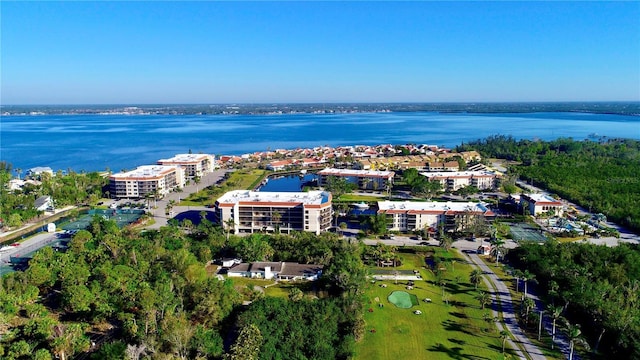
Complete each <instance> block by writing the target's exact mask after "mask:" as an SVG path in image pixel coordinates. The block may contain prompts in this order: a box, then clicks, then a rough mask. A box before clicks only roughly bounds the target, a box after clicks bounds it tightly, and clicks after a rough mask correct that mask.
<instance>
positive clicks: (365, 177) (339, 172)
mask: <svg viewBox="0 0 640 360" xmlns="http://www.w3.org/2000/svg"><path fill="white" fill-rule="evenodd" d="M394 175H395V173H394V172H393V171H375V170H353V169H332V168H327V169H324V170H321V171H319V172H318V186H325V185H326V184H327V181H328V180H329V178H331V177H332V176H335V177H341V178H345V179H347V181H349V182H352V183H354V184H357V185H358V188H359V189H364V190H385V189H386V187H387V183H393V177H394Z"/></svg>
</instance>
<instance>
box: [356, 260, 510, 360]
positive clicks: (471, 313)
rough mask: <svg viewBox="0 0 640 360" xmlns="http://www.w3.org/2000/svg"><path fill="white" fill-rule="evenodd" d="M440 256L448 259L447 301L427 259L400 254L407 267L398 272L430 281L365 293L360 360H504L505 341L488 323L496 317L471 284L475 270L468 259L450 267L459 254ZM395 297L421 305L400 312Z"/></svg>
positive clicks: (373, 287)
mask: <svg viewBox="0 0 640 360" xmlns="http://www.w3.org/2000/svg"><path fill="white" fill-rule="evenodd" d="M407 250H409V249H407ZM434 251H435V255H434V256H435V257H441V258H443V259H445V260H444V261H442V262H439V263H438V265H437V267H438V268H439V269H443V270H441V278H442V279H444V283H445V285H444V293H445V297H444V298H443V296H442V294H443V288H442V287H441V286H440V285H439V283H440V282H439V281H437V277H436V275H435V274H434V273H433V272H432V270H431V269H430V267H429V266H427V265H426V262H425V260H424V259H425V255H424V254H415V253H410V252H400V254H399V255H400V257H401V259H402V264H403V265H402V266H401V267H399V268H398V269H399V270H414V269H417V270H419V272H420V274H421V276H422V278H423V279H424V280H419V281H414V284H413V286H412V287H411V288H408V287H409V286H410V285H409V284H408V281H407V280H404V281H403V280H398V281H395V280H385V281H375V282H374V283H369V285H368V287H367V289H366V290H365V294H366V297H367V303H366V304H365V305H366V309H365V314H364V320H365V323H366V325H365V326H366V329H365V330H366V331H365V335H364V339H363V340H361V341H360V342H358V343H357V345H356V356H355V358H356V359H362V360H364V359H366V360H370V359H371V360H375V359H380V360H382V359H394V358H407V359H436V360H437V359H452V358H453V359H492V360H493V359H502V358H503V356H502V340H501V339H500V335H499V333H498V331H497V330H496V327H495V325H494V323H493V320H490V321H487V320H489V319H488V318H487V317H486V316H484V317H483V314H484V313H488V314H490V311H489V310H481V308H480V305H479V302H478V300H476V299H475V296H476V294H477V291H476V290H475V288H474V286H473V285H472V284H470V282H469V274H470V272H471V270H472V267H471V266H470V265H468V264H466V263H465V262H464V261H463V260H462V259H456V260H454V261H453V262H452V261H450V260H449V261H447V260H446V259H447V258H448V259H454V252H455V250H450V252H449V253H446V252H444V251H443V250H441V249H435V248H434ZM371 269H372V270H373V269H375V268H371ZM394 291H403V292H406V293H409V294H411V295H414V296H415V297H416V298H417V299H418V300H419V301H418V305H415V306H413V307H411V308H407V309H403V308H400V307H396V306H394V305H393V304H392V303H390V302H389V301H388V300H387V298H388V296H389V295H390V294H391V293H393V292H394ZM427 300H429V301H427ZM444 300H448V303H449V304H447V303H446V301H444ZM417 310H419V312H418V314H420V313H421V314H420V315H417V314H416V311H417ZM492 317H493V316H492V315H491V318H492ZM485 319H487V320H485Z"/></svg>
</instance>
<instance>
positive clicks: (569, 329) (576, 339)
mask: <svg viewBox="0 0 640 360" xmlns="http://www.w3.org/2000/svg"><path fill="white" fill-rule="evenodd" d="M565 332H566V334H567V337H568V338H569V360H573V351H574V350H575V344H576V343H579V344H581V345H582V346H584V348H585V349H587V350H588V349H589V344H588V343H587V341H586V340H585V339H584V337H582V330H580V326H579V325H573V324H571V323H569V322H567V323H566V324H565Z"/></svg>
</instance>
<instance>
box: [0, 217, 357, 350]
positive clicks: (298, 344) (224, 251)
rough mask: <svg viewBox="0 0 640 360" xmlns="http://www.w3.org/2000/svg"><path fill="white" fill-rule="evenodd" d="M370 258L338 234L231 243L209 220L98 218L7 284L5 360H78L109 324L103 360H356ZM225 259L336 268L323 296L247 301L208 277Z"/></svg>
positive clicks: (3, 285) (1, 320) (323, 283)
mask: <svg viewBox="0 0 640 360" xmlns="http://www.w3.org/2000/svg"><path fill="white" fill-rule="evenodd" d="M182 225H184V224H182ZM187 225H188V224H187ZM360 253H361V248H360V245H351V244H349V243H346V242H344V241H343V240H341V239H338V238H337V236H336V235H334V234H323V235H321V236H315V235H313V234H308V233H297V234H294V235H292V236H288V235H273V236H267V235H263V234H257V235H253V236H248V237H244V238H240V237H235V236H230V237H229V240H228V241H227V234H225V233H224V231H223V230H222V229H221V228H220V227H219V226H217V225H214V224H211V223H209V222H208V221H207V220H206V219H204V218H203V219H202V222H201V223H200V224H199V225H198V226H192V225H190V226H189V227H185V226H181V224H175V223H174V224H173V225H171V226H167V227H164V228H161V229H160V230H158V231H146V232H144V233H141V234H140V233H138V232H136V231H132V230H130V229H119V228H118V227H117V226H116V225H115V223H114V222H113V221H108V220H104V219H102V218H100V217H96V218H95V219H94V220H93V222H92V223H91V226H90V228H89V229H88V230H82V231H79V232H78V233H76V235H75V236H74V237H73V239H72V240H71V245H70V248H69V249H68V251H67V252H65V253H62V252H55V251H53V250H52V249H51V248H43V249H42V250H41V251H39V252H38V253H37V254H36V255H35V256H34V258H33V259H32V260H31V262H30V266H29V268H28V269H27V270H26V271H25V272H15V273H12V274H9V275H7V276H5V277H4V278H3V279H2V280H1V281H0V324H1V325H0V334H2V339H1V340H0V357H2V358H3V359H31V358H34V359H51V358H53V356H58V357H59V358H61V359H65V358H71V357H72V356H73V355H74V354H78V353H82V352H84V351H87V350H90V349H92V346H93V345H92V344H91V340H90V335H91V334H92V333H94V335H95V333H97V332H98V330H97V329H107V330H104V331H102V332H101V334H102V338H103V339H104V338H106V339H107V341H105V342H104V344H98V346H97V347H99V348H98V349H92V350H96V351H95V352H94V353H93V355H92V358H95V359H122V358H125V354H126V356H128V357H129V358H134V359H139V358H145V357H146V356H148V357H149V358H153V359H169V358H176V357H177V358H181V359H219V358H222V357H225V358H228V359H240V358H241V359H252V358H254V359H272V358H282V357H281V356H280V355H278V354H283V353H286V354H291V355H292V356H291V357H286V358H300V357H301V356H302V354H306V355H305V356H308V357H314V358H318V359H340V358H346V357H347V356H348V355H349V354H350V353H351V352H352V351H353V344H354V339H355V334H356V331H358V330H357V328H358V326H357V324H358V323H359V322H360V321H361V320H358V319H361V317H362V311H361V310H362V309H361V305H360V302H361V301H360V293H359V291H358V289H359V288H360V286H361V284H362V283H363V282H364V281H365V277H364V265H363V264H362V261H361V260H360V255H359V254H360ZM223 255H229V256H242V257H245V260H246V261H252V260H272V259H273V260H281V261H300V262H303V263H311V262H313V263H319V264H322V265H324V266H325V271H324V274H323V277H322V278H321V280H320V281H319V282H318V284H317V286H316V291H310V292H307V293H305V294H302V295H301V296H292V297H291V300H285V299H264V300H259V301H256V302H253V303H252V304H251V305H248V306H243V305H241V302H242V300H243V296H242V293H241V292H240V291H239V290H238V289H237V288H236V287H235V286H234V281H233V280H225V281H219V280H218V279H217V278H216V277H215V276H212V275H211V274H209V273H208V272H207V271H208V268H207V266H206V265H207V263H208V262H209V261H210V260H211V259H212V258H217V257H220V256H223ZM255 298H258V299H259V298H260V296H256V297H254V300H255ZM260 334H261V335H260ZM91 339H93V337H91ZM256 341H257V342H258V343H257V344H256V343H255V342H256ZM256 346H257V347H256ZM252 349H253V350H256V349H258V350H260V351H257V350H256V351H253V352H252ZM247 354H249V355H247ZM251 354H253V355H251Z"/></svg>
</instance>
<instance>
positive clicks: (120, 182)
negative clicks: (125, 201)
mask: <svg viewBox="0 0 640 360" xmlns="http://www.w3.org/2000/svg"><path fill="white" fill-rule="evenodd" d="M184 184H185V179H184V169H182V168H181V167H180V166H164V165H143V166H139V167H138V168H136V169H135V170H132V171H127V172H123V173H118V174H112V175H111V176H109V191H110V193H111V196H113V197H115V198H143V197H146V196H147V195H153V194H157V195H158V196H159V197H163V196H164V195H166V194H168V193H169V192H171V191H172V190H174V189H177V188H182V187H184Z"/></svg>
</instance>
